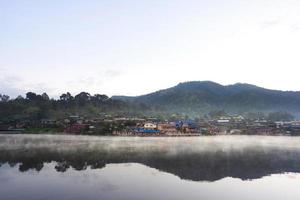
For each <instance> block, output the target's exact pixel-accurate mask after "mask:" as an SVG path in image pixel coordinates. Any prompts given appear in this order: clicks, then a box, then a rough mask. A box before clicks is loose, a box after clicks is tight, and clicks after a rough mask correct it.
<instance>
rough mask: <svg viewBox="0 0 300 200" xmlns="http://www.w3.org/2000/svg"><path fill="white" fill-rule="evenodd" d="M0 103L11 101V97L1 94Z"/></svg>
mask: <svg viewBox="0 0 300 200" xmlns="http://www.w3.org/2000/svg"><path fill="white" fill-rule="evenodd" d="M0 101H2V102H8V101H9V96H8V95H5V94H3V95H2V94H0Z"/></svg>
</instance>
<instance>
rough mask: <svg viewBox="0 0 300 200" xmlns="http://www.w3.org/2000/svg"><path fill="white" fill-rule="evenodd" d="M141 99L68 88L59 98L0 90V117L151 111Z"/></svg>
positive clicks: (90, 114) (13, 118) (12, 118)
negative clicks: (14, 95)
mask: <svg viewBox="0 0 300 200" xmlns="http://www.w3.org/2000/svg"><path fill="white" fill-rule="evenodd" d="M154 111H155V110H153V109H152V108H150V107H149V106H147V105H145V104H143V103H131V102H125V101H122V100H116V99H111V98H109V97H108V96H107V95H103V94H95V95H90V94H89V93H87V92H81V93H79V94H77V95H75V96H72V95H71V94H70V93H69V92H67V93H65V94H62V95H60V98H59V99H50V98H49V96H48V95H47V94H46V93H43V94H36V93H33V92H28V93H27V94H26V97H22V96H18V97H17V98H15V99H10V98H9V96H7V95H1V94H0V121H2V122H7V121H23V120H31V121H35V120H41V119H49V118H52V119H61V118H65V117H68V116H70V115H81V116H85V117H97V116H100V115H104V114H106V115H110V114H113V115H115V116H117V115H120V116H125V115H126V116H139V115H143V114H147V113H148V114H150V113H151V112H154Z"/></svg>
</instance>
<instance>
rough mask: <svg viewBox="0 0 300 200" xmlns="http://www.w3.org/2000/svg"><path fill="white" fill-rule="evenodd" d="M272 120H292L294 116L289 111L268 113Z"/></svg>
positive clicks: (269, 118)
mask: <svg viewBox="0 0 300 200" xmlns="http://www.w3.org/2000/svg"><path fill="white" fill-rule="evenodd" d="M268 120H270V121H292V120H294V116H293V115H291V114H290V113H288V112H272V113H269V115H268Z"/></svg>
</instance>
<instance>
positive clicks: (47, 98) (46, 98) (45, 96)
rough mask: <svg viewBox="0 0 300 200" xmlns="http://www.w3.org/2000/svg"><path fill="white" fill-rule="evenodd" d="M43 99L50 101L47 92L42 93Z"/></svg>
mask: <svg viewBox="0 0 300 200" xmlns="http://www.w3.org/2000/svg"><path fill="white" fill-rule="evenodd" d="M42 99H43V100H45V101H49V100H50V98H49V96H48V94H47V93H45V92H44V93H43V94H42Z"/></svg>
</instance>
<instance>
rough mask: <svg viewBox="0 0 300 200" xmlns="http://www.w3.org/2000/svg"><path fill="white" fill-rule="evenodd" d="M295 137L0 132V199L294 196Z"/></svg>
mask: <svg viewBox="0 0 300 200" xmlns="http://www.w3.org/2000/svg"><path fill="white" fill-rule="evenodd" d="M299 197H300V137H281V136H208V137H204V136H203V137H101V136H99V137H96V136H63V135H0V199H3V200H16V199H22V200H23V199H30V200H31V199H32V200H40V199H63V200H65V199H70V200H74V199H100V200H106V199H111V200H118V199H122V200H135V199H146V200H148V199H149V200H150V199H158V200H159V199H163V200H168V199H170V200H176V199H178V200H181V199H182V200H190V199H191V200H192V199H197V200H198V199H207V200H216V199H225V200H247V199H249V200H250V199H251V200H253V199H255V200H260V199H261V200H277V199H278V200H282V199H285V200H298V199H299Z"/></svg>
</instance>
